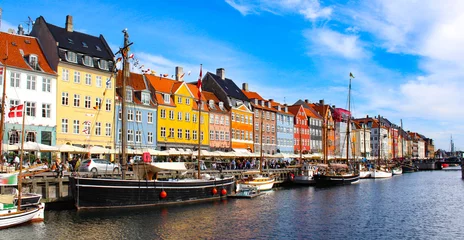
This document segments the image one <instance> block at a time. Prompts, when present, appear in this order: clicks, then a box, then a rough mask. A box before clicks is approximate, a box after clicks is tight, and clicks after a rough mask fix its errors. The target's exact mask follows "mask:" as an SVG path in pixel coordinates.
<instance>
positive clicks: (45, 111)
mask: <svg viewBox="0 0 464 240" xmlns="http://www.w3.org/2000/svg"><path fill="white" fill-rule="evenodd" d="M50 106H51V104H46V103H42V117H43V118H50V109H51V107H50Z"/></svg>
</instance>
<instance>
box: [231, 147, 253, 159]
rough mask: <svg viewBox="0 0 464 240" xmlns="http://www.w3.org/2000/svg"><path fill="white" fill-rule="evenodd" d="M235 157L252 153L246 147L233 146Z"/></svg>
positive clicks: (248, 155) (247, 155)
mask: <svg viewBox="0 0 464 240" xmlns="http://www.w3.org/2000/svg"><path fill="white" fill-rule="evenodd" d="M233 150H234V152H235V154H236V155H237V157H251V156H252V154H251V152H250V151H248V149H245V148H234V149H233Z"/></svg>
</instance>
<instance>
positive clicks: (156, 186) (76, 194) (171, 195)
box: [70, 30, 235, 209]
mask: <svg viewBox="0 0 464 240" xmlns="http://www.w3.org/2000/svg"><path fill="white" fill-rule="evenodd" d="M123 33H124V47H123V48H121V50H120V52H118V53H121V54H122V56H123V84H122V91H121V92H122V100H121V110H122V115H123V116H127V114H126V110H125V109H126V107H125V104H126V102H125V99H126V97H125V94H126V89H125V87H126V81H127V78H128V77H129V61H128V60H129V48H128V47H129V46H130V45H131V44H132V43H129V35H128V33H127V30H124V31H123ZM118 53H117V54H118ZM201 76H202V70H201V68H200V78H199V82H198V87H199V94H198V97H199V100H198V112H199V114H200V115H199V117H198V125H199V126H198V127H199V130H200V129H201V122H202V121H201V109H202V104H203V103H202V101H201ZM121 121H122V133H123V134H121V137H122V139H121V150H122V159H121V165H122V179H104V178H87V177H76V176H71V177H70V186H71V190H72V195H73V198H74V202H75V206H76V208H77V209H83V208H122V207H135V206H151V205H163V204H179V203H185V202H195V201H204V200H212V199H218V198H220V197H223V196H226V195H227V194H229V193H231V192H232V190H233V189H234V183H235V179H234V177H224V176H220V177H211V176H202V175H201V172H200V159H201V151H200V150H201V148H200V147H201V131H199V132H198V137H199V141H198V159H197V161H198V172H197V179H192V178H190V179H170V180H159V179H157V175H158V172H160V171H176V172H183V173H185V172H187V171H188V170H187V168H186V167H185V163H183V162H151V161H150V160H149V161H146V162H145V161H144V162H141V163H139V164H135V165H134V173H135V175H136V179H133V180H130V179H126V168H127V164H126V161H127V160H126V153H125V151H126V147H127V136H126V134H125V133H126V119H125V117H122V118H121ZM153 178H154V179H153Z"/></svg>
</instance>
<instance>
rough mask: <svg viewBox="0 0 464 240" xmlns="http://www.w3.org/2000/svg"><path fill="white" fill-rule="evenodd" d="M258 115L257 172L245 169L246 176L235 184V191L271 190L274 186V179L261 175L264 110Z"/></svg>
mask: <svg viewBox="0 0 464 240" xmlns="http://www.w3.org/2000/svg"><path fill="white" fill-rule="evenodd" d="M261 113H262V114H261V117H260V125H261V128H260V132H259V133H260V155H259V158H260V160H259V172H255V171H247V172H244V173H243V175H244V176H246V178H244V179H241V180H240V181H239V182H238V185H237V191H238V192H240V191H246V190H249V189H256V190H258V191H268V190H271V189H272V187H273V186H274V182H275V179H274V178H273V177H271V176H267V177H266V176H263V175H262V174H263V163H264V151H263V130H264V124H263V118H264V111H262V112H261Z"/></svg>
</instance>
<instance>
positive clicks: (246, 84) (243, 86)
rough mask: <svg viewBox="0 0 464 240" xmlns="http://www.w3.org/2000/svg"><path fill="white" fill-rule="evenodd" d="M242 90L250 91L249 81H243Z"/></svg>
mask: <svg viewBox="0 0 464 240" xmlns="http://www.w3.org/2000/svg"><path fill="white" fill-rule="evenodd" d="M223 79H224V78H223ZM242 90H243V91H245V92H248V83H242Z"/></svg>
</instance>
